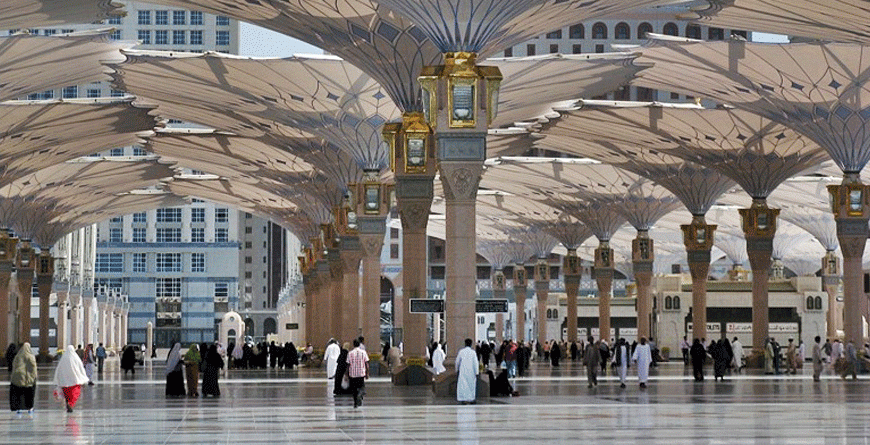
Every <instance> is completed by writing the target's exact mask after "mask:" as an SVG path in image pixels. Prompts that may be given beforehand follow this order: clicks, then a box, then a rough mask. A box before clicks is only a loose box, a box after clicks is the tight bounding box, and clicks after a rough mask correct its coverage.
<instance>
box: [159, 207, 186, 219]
mask: <svg viewBox="0 0 870 445" xmlns="http://www.w3.org/2000/svg"><path fill="white" fill-rule="evenodd" d="M157 222H159V223H174V222H181V209H180V208H177V207H173V208H163V209H157Z"/></svg>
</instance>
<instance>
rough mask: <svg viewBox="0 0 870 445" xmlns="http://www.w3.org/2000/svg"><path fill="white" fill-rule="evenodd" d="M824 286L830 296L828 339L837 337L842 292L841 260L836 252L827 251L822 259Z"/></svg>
mask: <svg viewBox="0 0 870 445" xmlns="http://www.w3.org/2000/svg"><path fill="white" fill-rule="evenodd" d="M822 286H823V288H824V290H825V292H826V293H827V294H828V313H827V314H826V315H827V317H826V318H827V322H828V323H827V330H826V336H827V338H829V339H831V338H835V337H836V336H837V328H838V327H839V323H838V320H839V317H838V314H837V294H838V293H839V292H840V259H839V258H837V254H836V253H835V252H834V251H831V250H829V251H827V252H826V253H825V256H824V257H822Z"/></svg>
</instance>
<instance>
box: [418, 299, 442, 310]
mask: <svg viewBox="0 0 870 445" xmlns="http://www.w3.org/2000/svg"><path fill="white" fill-rule="evenodd" d="M441 312H444V300H433V299H429V298H412V299H411V313H412V314H438V313H441Z"/></svg>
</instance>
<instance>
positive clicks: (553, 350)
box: [550, 340, 562, 368]
mask: <svg viewBox="0 0 870 445" xmlns="http://www.w3.org/2000/svg"><path fill="white" fill-rule="evenodd" d="M552 342H553V345H552V346H550V366H552V367H554V368H558V367H559V359H561V358H562V348H561V347H559V342H557V341H556V340H553V341H552Z"/></svg>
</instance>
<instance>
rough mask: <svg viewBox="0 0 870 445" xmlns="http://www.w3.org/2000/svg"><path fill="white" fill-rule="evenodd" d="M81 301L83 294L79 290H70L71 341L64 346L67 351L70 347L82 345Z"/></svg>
mask: <svg viewBox="0 0 870 445" xmlns="http://www.w3.org/2000/svg"><path fill="white" fill-rule="evenodd" d="M81 301H82V294H81V290H80V289H78V288H74V289H70V293H69V304H70V309H69V313H70V314H69V341H68V342H67V344H65V345H63V348H64V349H65V348H66V347H67V346H69V345H73V347H76V346H78V345H80V344H81V343H82V337H81Z"/></svg>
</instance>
